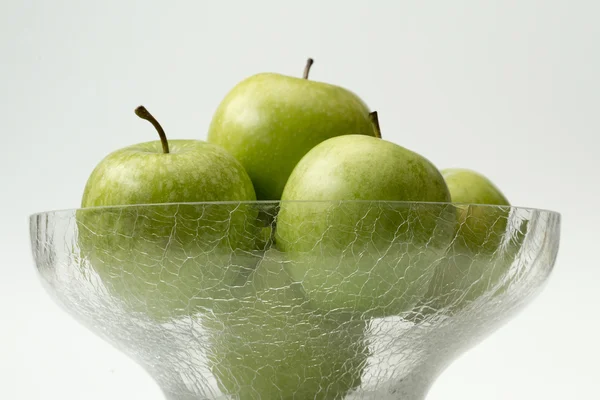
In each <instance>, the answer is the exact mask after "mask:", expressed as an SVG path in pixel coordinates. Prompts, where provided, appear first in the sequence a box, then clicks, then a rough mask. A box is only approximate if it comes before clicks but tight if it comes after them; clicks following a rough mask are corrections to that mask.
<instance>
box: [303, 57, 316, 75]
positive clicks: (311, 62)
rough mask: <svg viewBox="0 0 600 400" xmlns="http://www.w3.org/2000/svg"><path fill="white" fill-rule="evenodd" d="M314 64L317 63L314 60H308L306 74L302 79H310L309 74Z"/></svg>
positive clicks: (305, 68)
mask: <svg viewBox="0 0 600 400" xmlns="http://www.w3.org/2000/svg"><path fill="white" fill-rule="evenodd" d="M314 62H315V60H313V59H312V58H309V59H308V60H306V66H305V67H304V74H303V75H302V78H304V79H308V73H309V72H310V67H312V65H313V63H314Z"/></svg>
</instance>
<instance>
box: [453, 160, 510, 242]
mask: <svg viewBox="0 0 600 400" xmlns="http://www.w3.org/2000/svg"><path fill="white" fill-rule="evenodd" d="M441 172H442V176H443V177H444V179H445V181H446V184H447V185H448V190H449V191H450V197H451V198H452V202H453V203H456V204H457V217H458V230H457V240H459V241H461V242H463V244H464V246H466V247H467V248H468V249H469V250H471V251H472V252H485V253H490V252H494V251H495V250H496V249H497V248H498V246H499V244H500V241H501V240H502V236H503V235H504V232H505V231H506V222H507V220H508V213H509V206H510V203H509V201H508V199H507V198H506V197H505V196H504V195H503V194H502V192H501V191H500V189H498V188H497V187H496V186H495V185H494V184H493V183H492V182H491V181H490V180H489V179H488V178H486V177H485V176H483V175H481V174H480V173H478V172H475V171H472V170H469V169H464V168H451V169H445V170H442V171H441ZM474 204H480V205H481V204H485V205H497V206H506V207H483V206H474Z"/></svg>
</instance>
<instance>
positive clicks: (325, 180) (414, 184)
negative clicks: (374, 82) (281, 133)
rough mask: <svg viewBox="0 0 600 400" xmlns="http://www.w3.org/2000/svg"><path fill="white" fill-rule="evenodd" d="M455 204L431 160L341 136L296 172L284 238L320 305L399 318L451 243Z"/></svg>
mask: <svg viewBox="0 0 600 400" xmlns="http://www.w3.org/2000/svg"><path fill="white" fill-rule="evenodd" d="M449 201H450V194H449V192H448V188H447V187H446V183H445V182H444V179H443V177H442V175H441V174H440V172H439V171H438V170H437V169H436V167H435V166H434V165H433V164H432V163H431V162H430V161H429V160H427V159H426V158H425V157H423V156H421V155H419V154H417V153H415V152H412V151H410V150H408V149H406V148H403V147H401V146H398V145H396V144H394V143H391V142H388V141H385V140H382V139H379V138H374V137H369V136H363V135H346V136H340V137H335V138H331V139H328V140H326V141H324V142H322V143H321V144H319V145H317V146H316V147H314V148H313V149H312V150H311V151H309V152H308V153H307V154H306V155H305V156H304V157H303V158H302V160H301V161H300V162H299V163H298V165H297V166H296V168H295V169H294V171H293V172H292V174H291V175H290V178H289V180H288V182H287V184H286V186H285V189H284V191H283V195H282V203H281V209H280V212H279V215H278V217H277V228H276V243H277V246H278V247H279V248H280V249H282V250H283V251H285V252H286V253H288V256H289V257H290V259H291V260H292V262H290V263H289V265H288V270H289V273H290V275H291V276H292V277H293V278H294V280H296V281H297V282H300V283H301V284H302V286H303V288H304V289H305V290H306V293H307V295H308V297H309V298H310V300H311V301H312V302H313V303H314V304H315V306H316V307H319V308H322V309H326V310H347V311H353V312H356V313H361V314H363V315H364V316H366V317H379V316H385V315H391V314H398V313H401V312H404V311H407V310H410V309H411V307H412V306H414V305H415V304H416V302H417V301H418V300H419V299H420V298H421V297H422V296H423V295H424V294H425V291H426V290H427V287H428V285H429V281H430V279H431V276H432V274H433V271H434V264H435V261H436V260H437V259H438V258H439V257H440V253H441V252H443V251H444V250H445V248H446V246H447V245H448V244H449V243H450V240H451V239H452V233H453V232H452V229H453V227H454V222H455V221H454V210H453V207H452V206H450V205H448V204H447V202H449ZM415 202H420V203H415ZM423 202H429V203H423Z"/></svg>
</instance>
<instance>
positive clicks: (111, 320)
mask: <svg viewBox="0 0 600 400" xmlns="http://www.w3.org/2000/svg"><path fill="white" fill-rule="evenodd" d="M459 213H463V215H468V217H467V218H468V219H467V221H470V223H465V222H464V221H465V220H464V219H462V221H463V223H458V222H457V221H459V220H460V219H459V218H457V215H458V214H459ZM465 213H466V214H465ZM299 215H301V216H302V218H300V219H298V218H293V217H294V216H296V217H297V216H299ZM469 219H470V220H469ZM473 226H477V227H478V229H477V230H476V231H474V230H473V229H471V228H472V227H473ZM482 227H483V228H486V229H482ZM30 228H31V241H32V249H33V255H34V259H35V263H36V266H37V270H38V272H39V275H40V277H41V281H42V283H43V285H44V287H45V288H46V290H47V291H48V293H50V295H51V297H52V298H53V299H54V300H55V301H57V302H58V304H59V305H61V306H62V307H63V308H64V309H65V310H67V312H69V313H70V314H71V315H73V316H74V317H75V318H76V319H77V320H78V321H80V322H81V323H83V324H84V325H85V326H87V327H88V328H89V329H91V330H92V331H93V332H94V333H96V334H97V335H99V336H101V337H102V338H104V339H105V340H106V341H108V342H110V343H111V344H113V345H114V346H116V347H117V348H118V349H120V350H121V351H123V352H124V353H126V354H127V355H128V356H130V357H131V358H132V359H134V360H135V361H136V362H137V363H139V364H140V365H141V366H142V367H143V368H145V369H146V371H148V373H149V374H150V375H151V376H152V377H153V378H154V379H155V380H156V381H157V382H158V384H159V386H160V387H161V388H162V390H163V392H164V394H165V396H166V398H167V399H172V400H175V399H177V400H188V399H242V400H245V399H308V398H311V399H313V398H314V399H410V400H413V399H423V398H425V396H426V394H427V391H428V390H429V387H430V386H431V384H432V383H433V382H434V380H435V379H436V377H437V376H438V375H439V374H440V373H441V372H442V371H443V370H444V369H445V368H446V367H447V366H448V365H449V363H450V362H451V361H452V360H453V359H455V358H456V357H457V356H458V355H459V354H460V353H461V352H464V351H465V350H466V349H468V348H470V347H472V346H474V345H475V344H477V343H478V342H479V341H481V340H482V339H483V338H484V337H485V336H486V335H488V334H489V333H491V332H492V331H494V330H495V329H497V328H498V327H499V326H500V325H501V324H503V323H504V322H505V321H507V320H508V319H509V317H511V316H513V315H514V314H515V313H516V312H517V311H519V310H520V309H522V308H523V306H525V305H526V304H527V303H528V302H529V301H531V299H533V298H534V296H535V295H536V294H537V293H538V292H539V291H540V289H541V288H542V286H543V284H544V283H545V282H546V280H547V278H548V276H549V275H550V272H551V270H552V268H553V265H554V262H555V258H556V255H557V251H558V244H559V232H560V215H559V214H558V213H555V212H551V211H544V210H535V209H527V208H518V207H500V206H484V205H471V204H458V205H455V204H449V203H419V202H383V201H374V202H373V201H336V202H327V201H319V202H317V201H315V202H294V201H289V202H285V201H284V202H237V203H236V202H214V203H178V204H154V205H134V206H122V207H93V208H82V209H77V210H65V211H53V212H45V213H39V214H35V215H32V216H31V218H30ZM475 236H476V237H475Z"/></svg>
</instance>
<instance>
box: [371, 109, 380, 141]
mask: <svg viewBox="0 0 600 400" xmlns="http://www.w3.org/2000/svg"><path fill="white" fill-rule="evenodd" d="M369 119H370V120H371V122H372V123H373V125H374V126H375V137H377V138H379V139H381V127H380V126H379V117H378V116H377V111H373V112H372V113H369Z"/></svg>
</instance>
